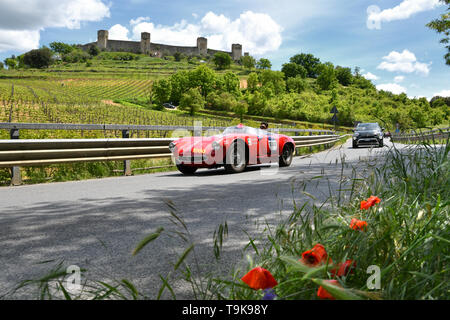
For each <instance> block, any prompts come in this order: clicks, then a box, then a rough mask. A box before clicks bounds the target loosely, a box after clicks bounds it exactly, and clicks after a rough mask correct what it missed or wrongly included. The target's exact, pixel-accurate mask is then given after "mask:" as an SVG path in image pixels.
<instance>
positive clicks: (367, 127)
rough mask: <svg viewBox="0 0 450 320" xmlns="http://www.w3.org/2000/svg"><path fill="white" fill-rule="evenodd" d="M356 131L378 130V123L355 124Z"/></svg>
mask: <svg viewBox="0 0 450 320" xmlns="http://www.w3.org/2000/svg"><path fill="white" fill-rule="evenodd" d="M355 130H356V131H366V130H380V126H379V125H378V123H360V124H358V125H357V126H356V129H355Z"/></svg>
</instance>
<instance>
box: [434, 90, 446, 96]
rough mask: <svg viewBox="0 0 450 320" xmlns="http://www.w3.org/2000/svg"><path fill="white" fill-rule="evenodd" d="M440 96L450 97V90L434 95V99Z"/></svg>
mask: <svg viewBox="0 0 450 320" xmlns="http://www.w3.org/2000/svg"><path fill="white" fill-rule="evenodd" d="M435 96H439V97H450V90H442V91H440V92H436V93H435V94H433V97H435Z"/></svg>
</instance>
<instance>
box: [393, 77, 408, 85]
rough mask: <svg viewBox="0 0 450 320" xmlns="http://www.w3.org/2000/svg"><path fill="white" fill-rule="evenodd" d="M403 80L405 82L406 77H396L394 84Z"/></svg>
mask: <svg viewBox="0 0 450 320" xmlns="http://www.w3.org/2000/svg"><path fill="white" fill-rule="evenodd" d="M403 80H405V77H404V76H396V77H395V78H394V82H395V83H400V82H403Z"/></svg>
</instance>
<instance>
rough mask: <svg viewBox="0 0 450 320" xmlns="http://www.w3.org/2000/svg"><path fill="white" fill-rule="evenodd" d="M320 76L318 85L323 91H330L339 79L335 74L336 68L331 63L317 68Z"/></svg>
mask: <svg viewBox="0 0 450 320" xmlns="http://www.w3.org/2000/svg"><path fill="white" fill-rule="evenodd" d="M317 70H318V73H319V76H318V77H317V84H318V85H319V87H320V88H321V89H322V90H330V89H333V88H334V87H335V86H336V83H337V79H336V74H335V72H334V66H333V64H332V63H331V62H326V63H323V64H321V65H320V66H319V67H317Z"/></svg>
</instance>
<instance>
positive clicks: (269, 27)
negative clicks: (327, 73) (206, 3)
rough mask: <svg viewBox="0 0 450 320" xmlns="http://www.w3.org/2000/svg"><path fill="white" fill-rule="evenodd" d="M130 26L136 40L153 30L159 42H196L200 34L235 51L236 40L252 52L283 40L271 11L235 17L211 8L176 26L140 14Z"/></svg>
mask: <svg viewBox="0 0 450 320" xmlns="http://www.w3.org/2000/svg"><path fill="white" fill-rule="evenodd" d="M130 26H131V27H132V31H131V34H132V36H131V39H133V40H139V39H140V38H141V32H150V33H151V41H152V42H155V43H163V44H171V45H180V46H195V45H196V43H197V42H196V41H197V37H200V36H203V37H206V38H208V48H211V49H217V50H226V51H231V45H232V44H233V43H240V44H242V47H243V50H244V51H245V52H250V54H252V55H260V54H264V53H266V52H269V51H275V50H277V49H278V48H279V47H280V45H281V42H282V37H281V32H282V28H281V26H280V25H278V24H277V23H276V22H275V21H274V20H273V19H272V18H271V17H270V16H269V15H267V14H264V13H254V12H252V11H246V12H244V13H242V14H241V15H240V16H239V18H237V19H235V20H231V19H230V18H228V17H226V16H224V15H223V14H220V15H217V14H215V13H214V12H211V11H210V12H208V13H206V14H205V16H204V17H203V18H201V19H200V21H199V22H197V23H188V22H187V21H186V20H181V21H180V22H178V23H175V24H174V25H172V26H167V25H155V24H153V23H152V22H151V20H150V18H149V17H139V18H136V19H132V20H131V21H130ZM122 27H123V26H122ZM123 28H126V27H123ZM122 30H123V29H122ZM111 39H112V37H111Z"/></svg>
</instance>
